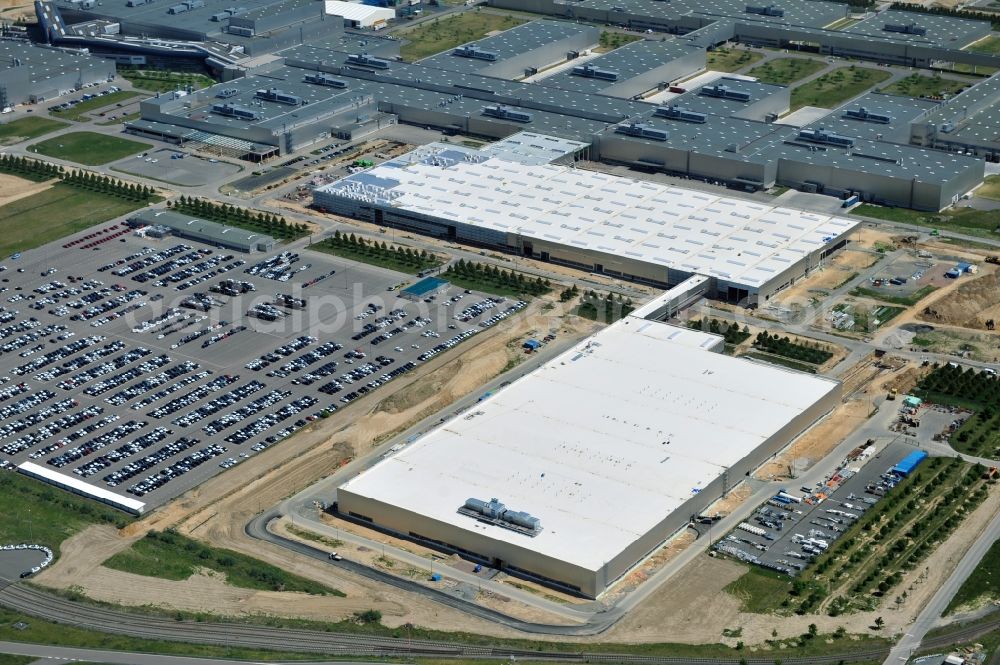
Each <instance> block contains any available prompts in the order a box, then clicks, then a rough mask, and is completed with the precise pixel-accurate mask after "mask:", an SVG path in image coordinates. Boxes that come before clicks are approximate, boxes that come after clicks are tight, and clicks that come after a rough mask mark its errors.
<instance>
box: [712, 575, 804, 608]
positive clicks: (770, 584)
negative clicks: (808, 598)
mask: <svg viewBox="0 0 1000 665" xmlns="http://www.w3.org/2000/svg"><path fill="white" fill-rule="evenodd" d="M791 589H792V581H791V580H790V579H789V578H788V576H786V575H779V574H778V573H775V572H773V571H770V570H764V569H762V568H757V567H756V566H753V567H751V568H750V570H749V571H747V572H746V573H744V574H743V576H742V577H739V578H737V579H735V580H733V581H732V582H730V583H729V584H728V585H727V586H726V588H725V591H726V593H728V594H731V595H733V596H736V597H737V598H739V599H740V609H741V610H743V611H744V612H754V613H756V614H767V613H769V612H773V611H774V608H776V607H779V606H780V605H781V601H783V600H784V599H785V598H787V597H788V593H789V592H790V591H791Z"/></svg>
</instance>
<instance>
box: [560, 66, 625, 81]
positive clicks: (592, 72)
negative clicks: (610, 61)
mask: <svg viewBox="0 0 1000 665" xmlns="http://www.w3.org/2000/svg"><path fill="white" fill-rule="evenodd" d="M570 73H571V74H572V75H573V76H582V77H583V78H588V79H601V80H602V81H617V80H618V72H613V71H611V70H608V69H601V68H600V67H595V66H593V65H591V64H589V63H588V64H586V65H577V66H576V67H574V68H573V71H572V72H570Z"/></svg>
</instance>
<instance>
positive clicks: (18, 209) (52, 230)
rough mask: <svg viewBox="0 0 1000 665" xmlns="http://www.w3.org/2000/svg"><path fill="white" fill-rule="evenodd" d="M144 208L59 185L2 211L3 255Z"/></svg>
mask: <svg viewBox="0 0 1000 665" xmlns="http://www.w3.org/2000/svg"><path fill="white" fill-rule="evenodd" d="M144 205H145V204H142V203H135V202H133V201H125V200H123V199H119V198H117V197H114V196H108V195H105V194H98V193H96V192H88V191H85V190H82V189H77V188H76V187H73V186H71V185H67V184H64V183H56V184H55V185H53V186H52V187H51V188H50V189H47V190H45V191H43V192H39V193H37V194H32V195H31V196H26V197H25V198H23V199H18V200H17V201H12V202H11V203H8V204H7V205H5V206H3V207H2V208H0V227H2V228H3V230H4V233H3V238H2V239H0V256H4V257H6V256H9V255H11V254H12V253H14V252H23V251H24V250H26V249H32V248H34V247H40V246H41V245H44V244H45V243H48V242H52V241H53V240H56V239H58V238H62V237H63V236H67V235H70V234H71V233H76V232H77V231H82V230H83V229H85V228H88V227H90V226H93V225H94V224H100V223H101V222H106V221H108V220H109V219H114V218H115V217H119V216H121V215H124V214H125V213H128V212H131V211H133V210H136V209H138V208H141V207H143V206H144Z"/></svg>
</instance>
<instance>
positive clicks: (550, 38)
mask: <svg viewBox="0 0 1000 665" xmlns="http://www.w3.org/2000/svg"><path fill="white" fill-rule="evenodd" d="M585 32H594V33H595V34H596V30H595V29H594V27H593V26H590V25H581V24H578V23H570V22H569V21H553V20H549V19H543V20H538V21H530V22H528V23H524V24H522V25H519V26H517V27H514V28H511V29H510V30H504V31H503V32H501V33H500V34H498V35H493V36H492V37H486V38H485V39H479V40H476V41H474V42H468V43H467V44H464V45H463V46H470V45H471V46H475V47H477V48H479V49H481V50H483V51H488V52H490V53H493V54H495V55H496V60H492V61H491V60H480V59H478V58H463V57H459V56H457V55H453V54H454V52H455V51H456V50H457V49H448V50H446V51H443V52H441V53H438V54H437V55H432V56H430V57H428V58H424V59H423V60H421V61H420V64H422V65H426V66H428V67H436V68H438V69H447V70H450V71H456V72H467V73H470V74H472V73H475V72H478V71H480V70H482V69H485V68H487V67H490V66H492V65H495V64H497V63H498V62H502V61H504V60H507V59H509V58H515V57H518V56H522V55H524V54H525V53H530V52H531V51H535V50H538V49H545V48H548V47H549V45H550V44H552V43H553V42H557V41H561V40H563V39H566V38H567V37H572V36H574V35H581V34H583V33H585ZM595 43H596V41H595ZM558 56H559V60H562V59H564V58H565V57H566V54H565V53H559V54H558ZM538 64H539V65H547V64H549V63H547V62H544V63H543V62H540V63H538Z"/></svg>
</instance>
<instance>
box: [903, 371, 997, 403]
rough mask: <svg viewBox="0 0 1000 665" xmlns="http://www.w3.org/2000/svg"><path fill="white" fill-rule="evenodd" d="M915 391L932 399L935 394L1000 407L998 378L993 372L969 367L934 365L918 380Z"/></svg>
mask: <svg viewBox="0 0 1000 665" xmlns="http://www.w3.org/2000/svg"><path fill="white" fill-rule="evenodd" d="M915 392H916V393H917V394H918V395H920V396H921V397H927V398H930V399H931V400H932V401H933V400H935V398H936V397H937V396H947V397H955V398H958V399H960V400H963V401H967V402H977V403H979V404H984V405H987V406H996V407H1000V380H998V379H997V377H996V376H995V375H994V374H990V373H988V372H980V371H976V370H975V369H973V368H971V367H970V368H968V369H965V370H963V369H962V368H961V367H953V366H951V365H941V366H939V367H935V368H934V369H933V370H932V371H931V373H930V374H928V375H927V376H925V377H924V378H923V379H922V380H921V381H920V383H919V384H918V385H917V390H916V391H915Z"/></svg>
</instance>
